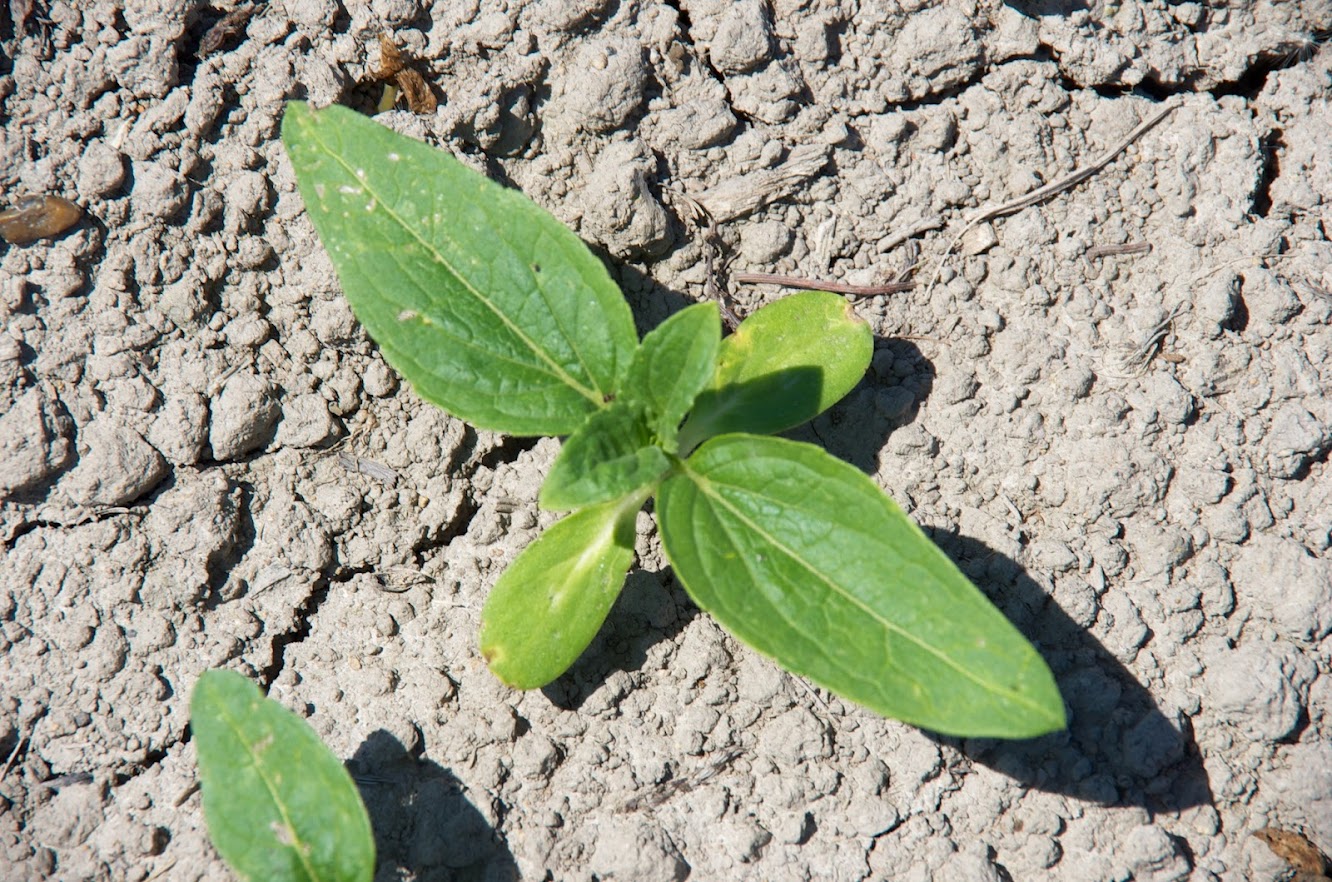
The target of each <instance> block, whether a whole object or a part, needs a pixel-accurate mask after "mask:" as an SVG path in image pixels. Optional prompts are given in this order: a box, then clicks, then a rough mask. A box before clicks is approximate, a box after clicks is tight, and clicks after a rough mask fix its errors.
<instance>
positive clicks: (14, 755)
mask: <svg viewBox="0 0 1332 882" xmlns="http://www.w3.org/2000/svg"><path fill="white" fill-rule="evenodd" d="M36 728H37V724H36V723H33V729H36ZM31 738H32V732H28V734H26V735H24V736H23V737H22V738H20V739H19V740H18V741H17V742H16V743H15V744H14V749H13V750H11V751H10V752H9V761H8V762H6V763H5V767H4V768H3V769H0V781H3V780H4V778H5V776H6V775H8V774H9V770H10V769H12V768H14V761H15V760H17V759H18V757H19V753H20V752H21V751H22V750H23V745H24V743H25V742H26V741H28V740H29V739H31Z"/></svg>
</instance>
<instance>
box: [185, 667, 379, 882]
mask: <svg viewBox="0 0 1332 882" xmlns="http://www.w3.org/2000/svg"><path fill="white" fill-rule="evenodd" d="M190 732H191V740H192V741H193V742H194V747H195V751H196V753H197V754H198V757H199V788H200V791H201V792H202V796H203V807H204V820H205V821H206V822H207V824H208V835H209V838H210V839H211V840H212V841H213V847H214V848H216V849H217V851H218V854H220V855H222V858H223V859H224V860H225V861H226V862H227V864H228V865H229V866H230V867H231V869H232V870H233V871H235V873H236V875H237V876H239V877H240V878H241V879H245V880H249V882H370V879H371V878H372V877H373V876H374V872H375V840H374V835H373V833H372V832H371V828H370V818H369V816H368V815H367V814H366V811H365V805H364V804H363V803H362V802H361V795H360V793H358V792H357V790H356V784H355V783H353V782H352V779H351V776H350V775H348V774H347V770H346V768H344V767H343V765H342V763H341V762H340V761H339V760H338V758H337V757H336V756H334V755H333V754H332V752H331V751H329V749H328V748H327V747H325V746H324V743H323V742H322V741H320V740H319V736H318V735H316V734H315V731H314V730H313V729H311V728H310V724H309V723H307V722H305V720H302V719H301V718H300V717H298V716H296V715H295V714H294V713H292V712H291V711H289V710H287V709H286V708H285V707H283V706H282V705H280V704H278V703H277V702H276V701H274V700H273V699H271V698H265V697H264V695H263V693H261V692H260V691H259V687H257V686H255V685H254V684H253V683H251V682H250V681H249V680H247V679H246V678H245V677H242V676H241V675H240V674H237V673H235V672H234V671H206V672H205V673H204V674H203V676H201V677H200V678H199V682H198V683H196V684H195V686H194V691H193V692H192V693H191V694H190Z"/></svg>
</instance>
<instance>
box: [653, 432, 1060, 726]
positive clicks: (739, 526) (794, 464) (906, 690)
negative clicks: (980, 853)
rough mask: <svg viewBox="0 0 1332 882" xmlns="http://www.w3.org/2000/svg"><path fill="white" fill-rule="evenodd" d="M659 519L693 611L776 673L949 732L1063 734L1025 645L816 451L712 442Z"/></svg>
mask: <svg viewBox="0 0 1332 882" xmlns="http://www.w3.org/2000/svg"><path fill="white" fill-rule="evenodd" d="M657 518H658V521H659V523H660V525H661V538H662V544H663V546H664V547H665V550H666V556H667V557H668V559H669V560H670V562H671V565H672V566H673V567H674V568H675V573H676V575H677V576H678V577H679V579H680V581H681V582H682V583H683V584H684V586H685V589H686V590H687V591H688V592H689V594H690V596H691V597H693V598H694V601H695V602H696V603H697V604H698V605H699V606H700V607H702V608H703V609H704V610H707V611H708V612H710V613H712V614H713V615H714V616H715V617H716V618H717V620H718V621H719V622H721V623H722V624H723V625H724V626H725V627H726V628H728V629H729V630H730V631H731V632H732V633H734V634H735V635H736V636H737V637H739V638H740V639H741V640H743V641H744V642H745V643H748V644H749V645H750V646H752V647H754V648H755V649H757V650H759V651H760V652H762V653H765V654H767V655H770V656H772V657H773V658H775V659H777V661H778V662H779V663H781V665H782V666H783V667H784V668H786V669H788V670H790V671H793V672H795V673H797V674H803V675H805V676H807V677H809V678H810V679H811V680H813V681H814V682H816V683H819V684H822V685H823V686H826V687H827V688H829V689H831V690H832V691H833V692H836V693H837V694H839V695H842V696H844V697H845V698H848V699H850V700H852V701H855V702H857V703H859V704H862V705H864V706H865V707H868V708H870V709H872V710H874V711H877V712H878V713H881V714H883V715H885V716H889V717H895V718H897V719H899V720H904V721H905V722H908V723H911V724H913V725H917V726H921V727H923V728H926V729H932V730H934V731H936V732H942V733H945V734H949V735H962V736H988V737H1002V738H1025V737H1030V736H1034V735H1041V734H1044V733H1046V732H1052V731H1055V730H1057V729H1061V728H1063V727H1064V725H1065V723H1064V707H1063V703H1062V701H1061V699H1060V696H1059V690H1058V688H1057V687H1056V686H1055V682H1054V678H1053V676H1052V675H1051V673H1050V670H1049V668H1048V667H1047V666H1046V664H1045V662H1044V661H1043V660H1042V659H1041V657H1040V655H1038V654H1037V652H1036V650H1035V649H1034V648H1032V646H1031V644H1029V643H1028V642H1027V641H1026V640H1025V639H1024V638H1023V637H1022V635H1021V634H1020V633H1018V631H1017V629H1016V628H1014V627H1013V625H1012V624H1011V623H1010V622H1009V621H1008V620H1007V619H1005V618H1004V616H1003V614H1002V613H1000V612H999V610H997V609H996V608H995V607H994V606H992V605H991V604H990V602H989V601H988V600H986V599H985V597H984V595H982V594H981V593H980V591H979V590H978V589H977V588H976V587H975V586H974V585H972V584H971V583H970V582H969V581H968V580H967V578H966V577H965V576H963V575H962V573H961V572H960V571H959V570H958V569H957V567H956V566H954V565H953V563H952V562H951V561H950V560H949V559H948V558H947V557H945V556H944V554H943V553H942V552H941V551H939V549H938V548H936V547H935V546H934V544H933V543H931V542H930V541H929V539H927V538H926V537H925V535H924V533H922V532H921V531H920V529H919V528H918V527H917V526H916V525H915V524H913V523H912V522H911V521H910V520H909V519H908V518H907V517H906V515H904V514H903V513H902V512H901V510H900V509H899V508H898V507H897V506H896V505H895V504H894V503H893V501H892V500H891V499H889V498H888V497H887V496H886V495H884V493H883V492H882V491H881V490H880V489H879V488H878V487H877V486H875V484H874V483H873V482H872V481H871V480H870V479H869V478H868V477H866V476H865V475H864V474H862V473H860V472H859V471H857V470H856V469H854V468H853V467H851V466H850V465H847V464H846V463H844V462H841V461H840V460H837V459H835V458H834V457H832V456H830V455H828V454H827V453H825V452H824V451H823V450H821V449H819V448H817V447H814V446H811V445H808V444H802V443H799V442H795V441H787V440H783V439H778V438H762V437H758V436H752V435H724V436H722V437H719V438H716V439H713V440H711V441H709V442H707V443H705V444H704V445H703V446H702V447H700V448H699V449H698V451H697V452H696V453H695V454H694V455H693V456H692V457H690V458H689V460H687V461H686V462H685V463H684V464H683V467H682V469H681V470H680V471H678V472H677V473H676V474H674V475H672V476H671V477H669V478H667V479H666V481H665V483H663V484H662V487H661V491H660V493H659V495H658V498H657Z"/></svg>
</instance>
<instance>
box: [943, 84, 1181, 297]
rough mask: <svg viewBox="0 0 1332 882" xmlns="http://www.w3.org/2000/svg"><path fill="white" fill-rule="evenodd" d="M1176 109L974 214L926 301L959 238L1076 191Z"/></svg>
mask: <svg viewBox="0 0 1332 882" xmlns="http://www.w3.org/2000/svg"><path fill="white" fill-rule="evenodd" d="M1178 106H1179V105H1178V104H1171V105H1170V106H1168V107H1165V108H1163V109H1162V110H1160V111H1159V112H1158V113H1156V114H1155V115H1154V116H1151V117H1148V119H1147V120H1146V121H1145V122H1143V123H1141V124H1139V125H1138V127H1137V128H1135V129H1134V130H1133V131H1131V132H1129V133H1128V134H1127V135H1125V136H1124V138H1123V139H1122V140H1120V142H1119V143H1117V144H1116V145H1115V146H1113V147H1111V148H1110V149H1109V150H1107V151H1106V152H1105V153H1104V154H1102V155H1101V156H1100V158H1098V159H1097V160H1096V161H1094V162H1093V163H1092V164H1091V165H1087V166H1084V167H1082V168H1080V169H1078V170H1077V171H1075V172H1073V174H1071V175H1069V176H1068V177H1066V178H1061V179H1059V180H1057V181H1055V182H1053V183H1050V184H1046V185H1045V186H1044V187H1037V188H1036V189H1035V190H1032V191H1031V192H1030V193H1027V194H1026V195H1025V196H1018V197H1017V198H1015V199H1010V200H1008V201H1007V202H1001V203H999V204H998V205H990V206H986V207H985V208H982V209H980V210H979V211H977V212H976V213H975V214H974V215H972V216H971V217H970V218H968V219H967V222H966V223H965V224H963V226H962V229H961V230H959V231H958V234H957V235H956V236H954V237H953V239H952V241H951V242H949V243H948V247H947V248H946V249H944V253H943V256H942V257H940V258H939V263H938V264H937V265H936V266H935V267H934V274H933V275H932V276H931V277H930V284H929V287H928V288H926V289H925V296H926V298H928V297H929V295H930V293H931V292H933V291H934V286H935V284H936V283H937V282H938V281H939V276H940V275H941V274H942V273H943V268H944V264H945V263H946V262H947V261H948V258H949V256H950V255H952V253H953V249H955V248H956V247H957V244H958V243H959V242H961V241H962V237H963V236H965V235H966V234H967V233H968V232H970V231H971V230H972V228H973V227H977V226H979V225H980V224H983V223H985V222H986V221H990V220H994V219H995V218H997V217H1003V216H1004V215H1007V214H1012V213H1013V212H1015V211H1021V210H1022V209H1024V208H1028V207H1029V206H1032V205H1036V204H1038V203H1040V202H1044V201H1045V200H1047V199H1049V198H1050V197H1052V196H1057V195H1059V194H1060V193H1062V192H1064V191H1065V190H1068V189H1070V188H1072V187H1076V186H1077V185H1078V184H1081V183H1082V182H1083V181H1085V180H1087V179H1088V178H1090V177H1091V176H1092V175H1094V174H1096V173H1097V172H1099V171H1100V170H1101V169H1103V168H1105V167H1106V166H1107V165H1109V164H1110V163H1111V161H1113V160H1114V158H1115V157H1116V156H1118V155H1119V154H1121V153H1123V152H1124V150H1126V149H1127V148H1128V146H1129V145H1130V144H1132V143H1133V142H1134V141H1136V140H1138V139H1139V138H1141V137H1142V136H1143V135H1145V134H1146V133H1147V132H1149V131H1150V130H1151V129H1152V128H1154V127H1155V126H1156V125H1157V124H1158V123H1160V122H1161V120H1163V119H1165V118H1166V117H1167V116H1169V115H1170V114H1171V113H1173V112H1174V111H1175V108H1177V107H1178Z"/></svg>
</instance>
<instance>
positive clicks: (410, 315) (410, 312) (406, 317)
mask: <svg viewBox="0 0 1332 882" xmlns="http://www.w3.org/2000/svg"><path fill="white" fill-rule="evenodd" d="M418 315H419V313H418V312H417V311H416V310H414V309H404V310H403V311H402V312H400V313H398V321H400V322H409V321H411V320H412V319H414V318H416V317H417V316H418Z"/></svg>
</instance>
